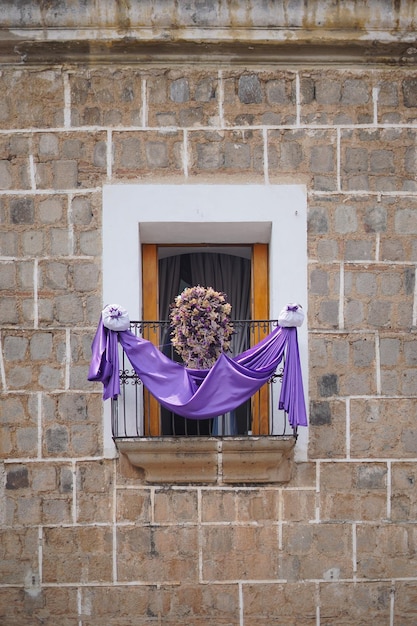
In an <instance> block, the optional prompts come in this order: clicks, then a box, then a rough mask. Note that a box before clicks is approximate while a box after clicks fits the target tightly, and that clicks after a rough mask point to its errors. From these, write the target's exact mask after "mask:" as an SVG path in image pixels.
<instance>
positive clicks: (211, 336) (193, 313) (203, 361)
mask: <svg viewBox="0 0 417 626" xmlns="http://www.w3.org/2000/svg"><path fill="white" fill-rule="evenodd" d="M231 309H232V307H231V305H230V304H229V303H228V302H227V296H226V294H224V293H222V292H220V291H215V290H214V289H213V288H212V287H201V286H200V285H197V286H196V287H189V288H187V289H184V291H183V292H182V293H181V294H180V295H179V296H177V297H176V298H175V302H174V303H173V304H172V305H171V312H170V321H171V327H172V332H171V338H172V345H173V346H174V348H175V350H176V352H177V353H178V354H179V355H180V357H181V358H182V360H183V361H184V363H185V365H186V366H187V367H190V368H193V369H207V368H209V367H211V366H212V365H213V364H214V363H215V362H216V361H217V359H218V358H219V356H220V354H221V353H222V352H226V351H227V350H229V348H230V340H231V336H232V334H233V325H232V324H231V322H230V317H229V316H230V311H231Z"/></svg>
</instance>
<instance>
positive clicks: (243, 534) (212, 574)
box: [202, 524, 278, 581]
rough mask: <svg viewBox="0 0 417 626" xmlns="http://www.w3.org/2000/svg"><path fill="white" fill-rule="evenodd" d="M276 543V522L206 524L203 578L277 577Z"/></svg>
mask: <svg viewBox="0 0 417 626" xmlns="http://www.w3.org/2000/svg"><path fill="white" fill-rule="evenodd" d="M276 546H277V528H276V527H275V526H273V525H272V526H270V525H268V526H252V525H233V524H228V525H220V526H219V525H215V526H207V525H205V526H204V527H203V528H202V561H203V562H202V577H203V580H204V581H210V580H218V581H222V580H224V581H227V580H273V579H276V578H278V552H277V550H276ZM230 554H233V559H231V558H230Z"/></svg>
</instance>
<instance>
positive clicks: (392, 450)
mask: <svg viewBox="0 0 417 626" xmlns="http://www.w3.org/2000/svg"><path fill="white" fill-rule="evenodd" d="M414 412H415V400H414V399H413V398H396V399H391V398H380V399H359V398H358V399H352V400H351V407H350V420H351V455H352V457H356V458H358V457H359V458H403V459H406V458H410V457H415V456H416V455H417V439H416V432H415V425H414V417H413V416H414ZM393 416H395V418H393Z"/></svg>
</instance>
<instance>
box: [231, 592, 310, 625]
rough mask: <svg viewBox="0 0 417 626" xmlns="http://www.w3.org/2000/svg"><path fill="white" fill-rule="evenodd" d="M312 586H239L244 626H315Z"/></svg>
mask: <svg viewBox="0 0 417 626" xmlns="http://www.w3.org/2000/svg"><path fill="white" fill-rule="evenodd" d="M315 603H316V602H315V586H314V584H313V583H308V582H306V583H293V582H287V583H285V584H283V583H269V582H260V583H248V584H245V585H243V619H244V624H245V626H270V625H271V624H280V625H282V626H284V625H285V626H290V625H291V626H296V625H297V626H315V624H316V608H315Z"/></svg>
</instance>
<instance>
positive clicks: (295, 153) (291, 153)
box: [268, 129, 336, 191]
mask: <svg viewBox="0 0 417 626" xmlns="http://www.w3.org/2000/svg"><path fill="white" fill-rule="evenodd" d="M334 150H335V135H334V134H333V132H332V131H327V130H304V129H302V130H270V131H269V132H268V163H269V167H270V172H271V173H272V172H274V173H279V174H285V175H294V174H298V175H305V176H306V177H307V178H308V180H309V181H310V185H311V187H312V189H316V190H320V189H322V190H327V191H335V190H336V159H335V158H333V155H334V154H335V153H334ZM313 161H314V163H315V165H314V169H313V170H311V163H312V162H313ZM323 174H325V176H323Z"/></svg>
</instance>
